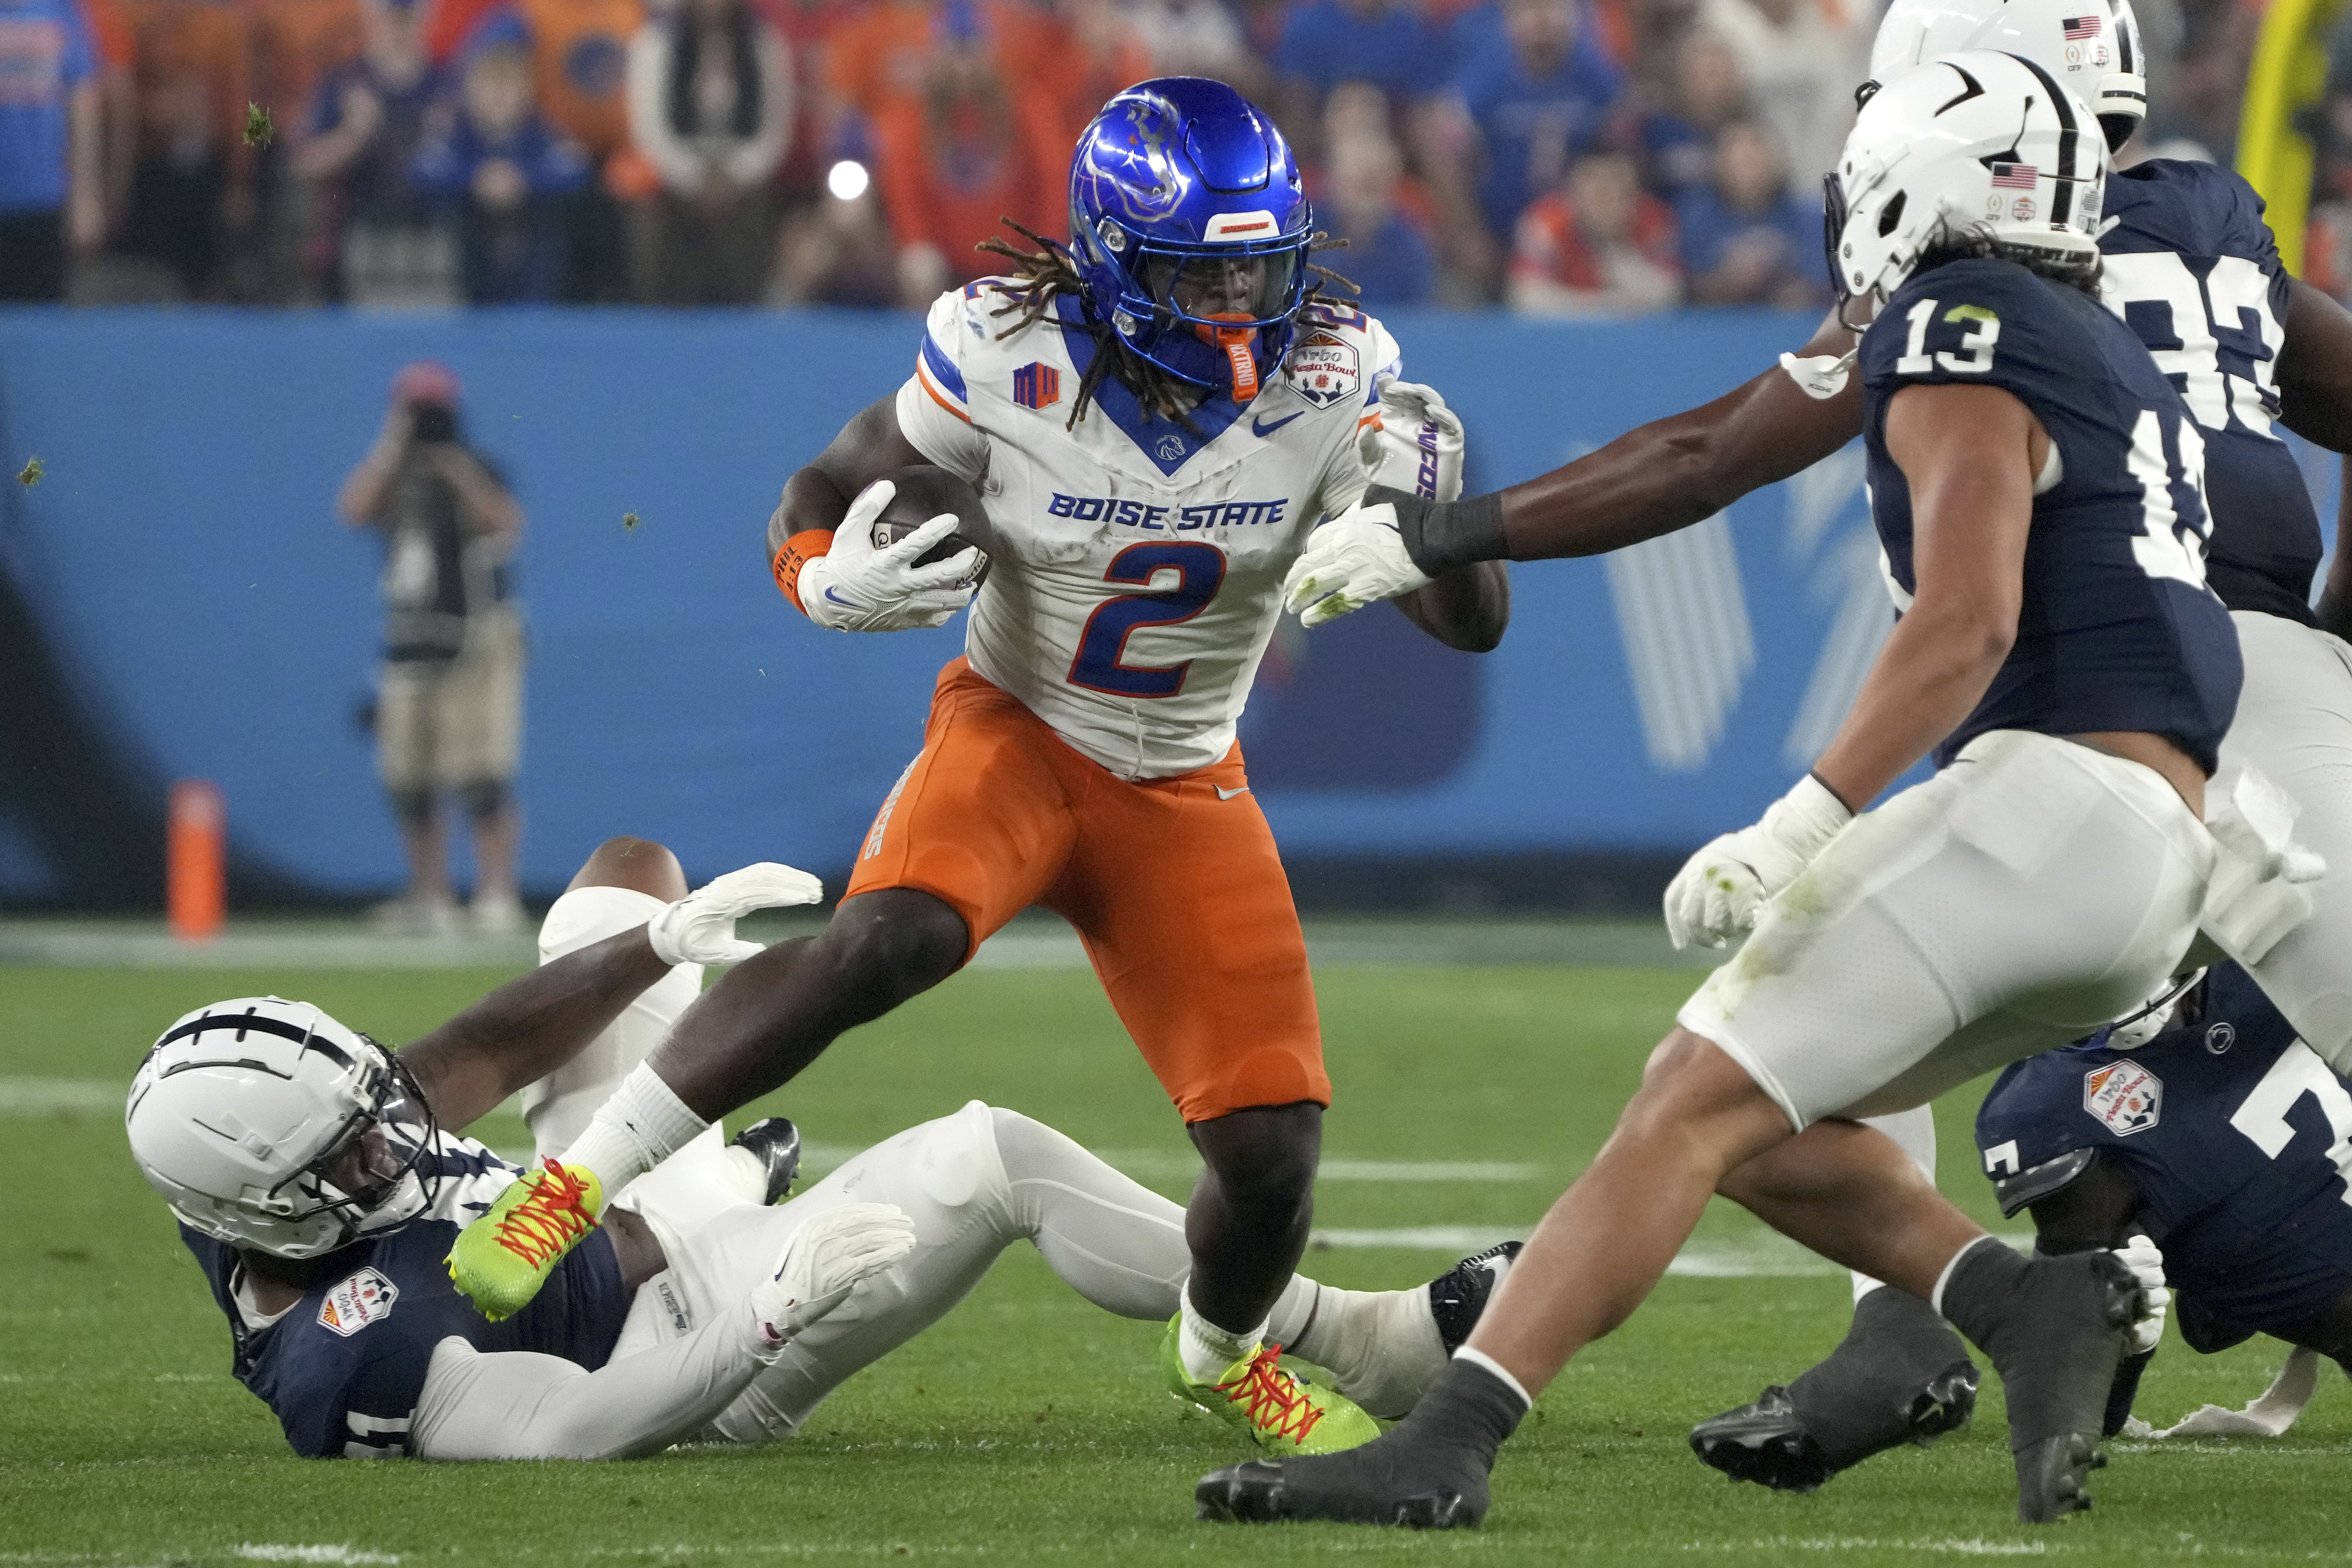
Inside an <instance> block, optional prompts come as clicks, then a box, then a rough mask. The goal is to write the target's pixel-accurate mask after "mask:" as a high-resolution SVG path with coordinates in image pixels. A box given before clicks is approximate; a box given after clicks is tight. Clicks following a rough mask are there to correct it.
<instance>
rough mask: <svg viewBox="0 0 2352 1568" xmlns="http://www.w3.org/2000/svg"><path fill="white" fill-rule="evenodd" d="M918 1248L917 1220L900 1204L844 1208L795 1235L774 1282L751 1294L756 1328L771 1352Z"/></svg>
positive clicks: (817, 1218) (816, 1219) (818, 1218)
mask: <svg viewBox="0 0 2352 1568" xmlns="http://www.w3.org/2000/svg"><path fill="white" fill-rule="evenodd" d="M914 1250H915V1222H914V1221H913V1220H911V1219H909V1218H908V1217H907V1212H906V1211H905V1210H904V1209H901V1208H899V1207H898V1205H895V1204H843V1205H840V1206H839V1207H838V1208H833V1209H828V1210H826V1211H825V1212H824V1214H821V1215H818V1216H817V1217H816V1218H814V1219H813V1220H811V1221H809V1222H808V1223H807V1224H806V1225H804V1226H801V1227H800V1229H798V1230H796V1231H794V1232H793V1239H792V1240H791V1241H790V1242H789V1243H788V1244H786V1246H785V1247H784V1256H783V1258H782V1261H781V1262H780V1263H779V1264H778V1265H777V1267H776V1274H775V1278H774V1279H770V1280H768V1281H766V1282H765V1283H764V1284H761V1285H760V1286H758V1287H757V1288H756V1289H753V1290H752V1292H751V1327H752V1332H753V1333H754V1334H755V1335H756V1336H758V1340H759V1342H761V1343H762V1344H763V1345H764V1346H765V1347H766V1348H767V1349H768V1350H769V1351H770V1352H775V1351H781V1350H782V1349H783V1347H784V1342H785V1341H787V1340H789V1339H791V1338H792V1337H793V1335H795V1334H798V1333H801V1332H803V1331H805V1330H806V1329H807V1328H808V1326H809V1325H810V1324H811V1323H814V1322H815V1321H817V1320H818V1319H820V1318H822V1317H824V1315H825V1314H826V1313H828V1312H830V1311H832V1310H834V1309H835V1307H838V1306H840V1305H841V1304H842V1303H843V1302H844V1301H845V1300H849V1293H850V1291H852V1290H854V1289H856V1288H857V1284H858V1281H860V1280H862V1279H866V1278H867V1277H868V1276H870V1275H875V1274H879V1273H881V1272H882V1271H883V1270H884V1269H886V1268H889V1267H890V1266H891V1265H893V1264H895V1263H897V1262H898V1260H899V1259H901V1258H905V1257H906V1256H907V1255H908V1253H911V1252H912V1251H914Z"/></svg>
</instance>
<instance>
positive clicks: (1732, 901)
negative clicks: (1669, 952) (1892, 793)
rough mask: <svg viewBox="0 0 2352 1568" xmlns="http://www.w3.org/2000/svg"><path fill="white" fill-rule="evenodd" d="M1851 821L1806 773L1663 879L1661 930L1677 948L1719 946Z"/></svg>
mask: <svg viewBox="0 0 2352 1568" xmlns="http://www.w3.org/2000/svg"><path fill="white" fill-rule="evenodd" d="M1852 821H1853V812H1851V811H1848V810H1847V809H1846V807H1845V803H1844V802H1843V801H1842V800H1840V799H1838V797H1837V796H1836V795H1832V793H1830V788H1829V786H1828V785H1827V784H1823V783H1822V781H1821V780H1819V779H1817V778H1815V777H1813V775H1812V774H1811V773H1807V774H1806V775H1805V776H1804V777H1803V778H1801V779H1800V780H1798V781H1797V787H1796V788H1794V789H1792V790H1790V792H1789V793H1788V794H1787V795H1782V796H1781V797H1780V799H1779V800H1776V801H1774V802H1773V803H1772V805H1771V808H1770V809H1769V810H1768V811H1767V812H1765V814H1764V817H1763V820H1762V821H1760V822H1759V823H1757V824H1756V825H1755V826H1753V827H1743V828H1741V829H1740V830H1739V831H1738V832H1737V833H1727V834H1725V835H1723V836H1722V837H1719V838H1717V839H1715V840H1713V841H1712V842H1710V843H1708V844H1707V845H1706V846H1705V847H1702V848H1701V849H1700V850H1699V852H1698V853H1697V854H1696V855H1693V856H1692V857H1691V858H1689V859H1688V860H1685V861H1684V862H1683V868H1682V869H1681V870H1679V871H1677V872H1675V879H1674V880H1673V881H1671V882H1669V883H1667V884H1666V934H1667V935H1668V936H1670V937H1672V938H1673V939H1674V943H1675V947H1676V948H1678V949H1679V948H1685V947H1688V946H1689V945H1690V944H1691V943H1692V942H1701V943H1704V944H1705V945H1706V946H1708V947H1721V946H1722V945H1723V944H1724V943H1725V942H1728V941H1730V940H1731V938H1732V937H1734V936H1736V935H1737V934H1738V933H1739V932H1741V931H1747V930H1749V929H1750V928H1751V927H1753V926H1754V925H1755V924H1756V913H1757V911H1758V910H1760V909H1762V908H1763V907H1764V903H1765V900H1768V899H1769V898H1771V897H1772V895H1774V894H1775V893H1778V892H1779V891H1780V889H1783V888H1785V887H1787V886H1788V885H1789V884H1790V883H1791V882H1793V881H1795V880H1796V879H1797V873H1798V872H1800V871H1802V870H1803V869H1804V868H1806V867H1807V866H1810V865H1811V864H1812V862H1813V858H1814V857H1815V856H1817V855H1819V854H1820V853H1821V852H1822V850H1823V849H1824V848H1826V847H1828V845H1829V842H1830V840H1831V839H1832V838H1835V837H1837V836H1838V835H1839V834H1840V833H1842V832H1843V831H1844V830H1845V825H1846V824H1847V823H1849V822H1852Z"/></svg>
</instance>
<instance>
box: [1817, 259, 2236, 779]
mask: <svg viewBox="0 0 2352 1568" xmlns="http://www.w3.org/2000/svg"><path fill="white" fill-rule="evenodd" d="M1861 368H1862V373H1863V388H1864V421H1863V435H1864V441H1865V443H1866V444H1867V447H1868V453H1869V473H1870V484H1871V496H1872V509H1871V510H1872V517H1873V521H1874V522H1875V524H1876V526H1877V529H1878V536H1879V542H1880V545H1881V546H1882V548H1883V549H1884V551H1885V564H1886V571H1887V577H1888V581H1889V583H1890V584H1892V585H1893V586H1894V588H1895V594H1896V603H1897V605H1899V606H1902V607H1906V608H1907V607H1908V605H1909V602H1910V599H1909V595H1911V594H1912V592H1913V591H1914V589H1915V586H1916V584H1915V580H1914V578H1913V576H1912V572H1911V526H1912V519H1911V491H1910V485H1909V483H1908V481H1907V480H1906V479H1905V478H1904V475H1903V470H1902V469H1901V468H1897V467H1896V466H1895V462H1894V460H1893V458H1890V457H1889V456H1888V455H1887V451H1886V412H1887V405H1888V404H1889V403H1890V402H1891V401H1892V400H1893V399H1894V397H1895V394H1897V393H1898V392H1900V391H1901V390H1902V389H1903V388H1904V387H1906V386H1908V385H1912V384H1961V385H1970V384H1972V385H1982V386H1996V387H1999V388H2000V389H2001V390H2002V391H2004V392H2007V393H2009V394H2010V395H2012V396H2014V397H2016V398H2017V399H2018V400H2019V401H2020V402H2021V403H2022V404H2024V405H2025V406H2026V407H2027V408H2028V409H2029V410H2031V411H2032V414H2033V416H2035V417H2036V418H2037V419H2039V420H2040V421H2041V424H2042V429H2043V430H2044V431H2045V432H2047V434H2048V435H2049V437H2050V441H2051V445H2052V447H2053V449H2054V453H2055V456H2054V458H2053V464H2054V467H2055V470H2056V472H2055V479H2054V482H2051V475H2050V474H2049V473H2048V472H2047V471H2045V474H2044V476H2043V479H2044V483H2042V484H2041V485H2038V486H2037V487H2036V489H2037V494H2036V495H2035V497H2034V502H2033V521H2032V531H2031V532H2029V533H2028V535H2027V538H2026V547H2025V548H2026V555H2025V574H2024V598H2023V604H2022V607H2021V613H2020V615H2019V616H2018V626H2017V638H2016V641H2015V643H2014V645H2013V646H2012V647H2011V650H2010V654H2009V657H2008V658H2007V659H2006V660H2004V661H2003V662H2002V664H2001V667H2000V670H1999V671H1997V672H1996V673H1995V674H1994V676H1993V679H1992V684H1991V686H1990V688H1988V689H1987V690H1986V692H1985V695H1984V698H1983V700H1981V701H1979V703H1978V704H1977V707H1976V710H1975V711H1973V712H1971V713H1970V714H1969V716H1968V718H1967V719H1966V720H1964V721H1962V722H1961V724H1960V726H1959V728H1958V729H1957V730H1955V731H1953V732H1952V733H1951V734H1950V735H1949V736H1948V737H1947V738H1946V739H1945V740H1944V742H1943V743H1942V744H1940V745H1939V746H1937V748H1936V762H1937V765H1938V766H1943V765H1946V764H1948V763H1950V761H1951V760H1952V758H1953V757H1954V756H1956V755H1957V754H1958V752H1959V751H1960V749H1961V748H1962V747H1964V746H1966V745H1967V744H1968V742H1970V741H1971V740H1974V739H1975V738H1976V737H1977V736H1979V735H1980V734H1983V733H1984V732H1985V731H1989V730H2004V729H2007V730H2033V731H2041V732H2042V733H2044V734H2053V735H2069V734H2081V733H2084V732H2086V731H2102V730H2130V731H2148V732H2151V733H2154V734H2158V735H2163V736H2165V737H2167V738H2168V739H2169V740H2171V741H2172V742H2174V743H2175V744H2176V745H2178V746H2179V747H2180V749H2181V750H2182V751H2183V752H2187V753H2188V754H2189V756H2190V757H2192V758H2194V759H2195V760H2196V761H2197V762H2198V763H2200V765H2201V766H2202V767H2204V769H2205V770H2206V771H2207V772H2208V773H2210V772H2211V771H2212V769H2213V767H2214V763H2215V758H2216V755H2217V753H2218V752H2219V750H2220V747H2221V737H2222V735H2223V734H2224V733H2225V732H2226V731H2228V729H2229V727H2230V720H2231V715H2232V713H2233V712H2234V711H2235V710H2236V708H2237V701H2238V687H2239V683H2240V680H2241V679H2242V673H2243V671H2242V667H2241V665H2240V663H2239V658H2238V637H2237V632H2236V629H2235V628H2234V627H2233V626H2231V624H2230V616H2229V612H2228V611H2227V610H2226V609H2225V608H2224V607H2223V606H2222V605H2221V600H2219V599H2218V598H2216V597H2215V596H2214V595H2213V594H2212V591H2211V590H2210V589H2209V588H2208V587H2207V586H2206V585H2205V575H2204V534H2205V532H2206V529H2207V522H2206V516H2205V503H2204V495H2203V489H2202V479H2201V476H2202V472H2203V465H2202V458H2201V452H2202V447H2203V439H2202V437H2200V435H2199V434H2198V431H2197V426H2196V425H2195V424H2194V423H2193V422H2192V421H2191V420H2190V419H2189V417H2188V416H2187V414H2186V413H2185V412H2184V411H2183V409H2182V406H2181V402H2180V397H2179V394H2177V393H2176V392H2174V391H2173V389H2172V386H2171V384H2170V383H2168V382H2167V381H2166V380H2165V379H2164V377H2163V375H2162V374H2159V373H2158V370H2157V368H2156V367H2155V365H2153V364H2152V363H2149V360H2148V356H2147V351H2146V350H2145V349H2144V348H2143V347H2142V346H2141V344H2140V343H2139V342H2138V340H2137V339H2136V338H2134V337H2133V336H2132V334H2131V333H2130V332H2129V331H2126V329H2125V327H2124V326H2123V324H2122V323H2121V322H2120V321H2117V320H2116V318H2115V317H2114V316H2113V315H2111V314H2110V313H2109V312H2107V311H2106V310H2103V309H2101V308H2100V306H2099V305H2098V304H2097V302H2096V301H2095V300H2091V299H2090V298H2089V297H2087V296H2085V295H2084V294H2082V293H2081V292H2079V291H2077V290H2075V289H2069V288H2067V287H2065V286H2063V284H2058V283H2053V282H2050V281H2048V280H2046V279H2042V278H2038V277H2036V276H2034V275H2033V274H2032V272H2029V271H2027V270H2026V269H2025V268H2022V267H2020V266H2017V265H2016V264H2014V263H2012V262H2007V261H1995V260H1976V259H1969V260H1960V261H1953V262H1948V263H1947V264H1945V265H1943V266H1941V267H1937V268H1934V269H1933V270H1931V271H1927V272H1921V273H1915V274H1913V275H1912V276H1911V277H1910V278H1909V279H1907V280H1906V281H1905V283H1904V285H1903V287H1902V288H1900V289H1897V290H1895V297H1894V298H1893V299H1892V300H1889V301H1888V302H1887V304H1886V307H1885V309H1884V310H1881V311H1880V312H1879V313H1878V316H1877V319H1876V320H1875V321H1873V322H1872V324H1871V327H1870V330H1869V331H1867V332H1866V333H1865V334H1864V337H1863V341H1862V351H1861Z"/></svg>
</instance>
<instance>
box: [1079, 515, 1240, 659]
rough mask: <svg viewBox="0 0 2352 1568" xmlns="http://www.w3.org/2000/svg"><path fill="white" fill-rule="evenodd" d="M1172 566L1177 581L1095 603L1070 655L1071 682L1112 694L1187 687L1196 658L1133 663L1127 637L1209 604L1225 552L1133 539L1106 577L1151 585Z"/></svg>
mask: <svg viewBox="0 0 2352 1568" xmlns="http://www.w3.org/2000/svg"><path fill="white" fill-rule="evenodd" d="M1168 571H1173V572H1174V573H1175V574H1176V581H1175V582H1174V583H1173V584H1171V585H1169V586H1167V587H1163V588H1157V589H1154V590H1152V591H1151V592H1150V593H1144V594H1121V595H1119V596H1118V598H1116V599H1105V600H1104V601H1103V602H1102V603H1101V604H1099V605H1096V606H1095V613H1094V614H1093V615H1091V616H1087V629H1086V631H1085V632H1084V633H1083V634H1081V635H1080V637H1078V652H1077V657H1076V658H1073V659H1071V660H1070V684H1071V685H1073V686H1083V687H1085V688H1087V689H1088V690H1089V691H1104V692H1108V693H1109V694H1110V695H1111V696H1113V697H1173V696H1175V695H1176V694H1177V693H1178V692H1180V691H1181V690H1183V689H1184V677H1185V675H1186V674H1187V673H1188V672H1189V671H1190V670H1191V669H1192V660H1190V659H1186V660H1185V661H1184V662H1183V663H1181V664H1171V665H1131V664H1129V663H1128V662H1127V639H1128V637H1129V636H1131V635H1132V634H1134V633H1135V632H1137V631H1139V630H1141V629H1142V628H1143V627H1145V626H1177V625H1180V624H1181V623H1183V622H1185V621H1189V620H1191V619H1192V617H1193V616H1197V615H1199V614H1200V613H1201V612H1202V610H1205V609H1207V608H1208V607H1209V601H1210V600H1212V599H1213V598H1215V597H1216V596H1217V589H1218V587H1219V586H1220V585H1221V584H1223V582H1224V580H1225V552H1223V551H1222V550H1220V549H1218V548H1217V547H1216V546H1215V545H1213V544H1197V543H1181V544H1175V543H1171V544H1130V545H1129V546H1128V547H1127V548H1126V549H1124V550H1122V551H1120V552H1118V555H1117V556H1115V557H1113V558H1112V560H1111V563H1110V570H1108V571H1107V572H1105V573H1104V574H1103V581H1104V582H1106V583H1139V584H1149V583H1150V582H1151V581H1152V579H1153V577H1154V576H1156V575H1157V574H1160V573H1162V572H1168Z"/></svg>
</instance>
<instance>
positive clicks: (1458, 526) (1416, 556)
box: [1357, 485, 1510, 577]
mask: <svg viewBox="0 0 2352 1568" xmlns="http://www.w3.org/2000/svg"><path fill="white" fill-rule="evenodd" d="M1357 504H1358V505H1359V506H1381V505H1387V506H1392V507H1394V508H1396V514H1397V530H1398V531H1399V532H1400V533H1402V535H1403V536H1404V552H1405V553H1406V554H1407V555H1410V556H1412V563H1413V564H1414V565H1415V566H1418V567H1420V568H1421V569H1422V570H1423V572H1426V573H1428V574H1430V575H1431V576H1432V577H1443V576H1444V575H1445V574H1447V573H1448V572H1451V571H1453V570H1454V568H1456V567H1459V566H1468V565H1470V564H1472V563H1475V562H1479V561H1501V560H1504V559H1506V558H1507V557H1508V556H1509V554H1510V546H1509V544H1508V543H1507V542H1506V541H1505V539H1504V538H1503V497H1502V494H1501V492H1499V491H1496V492H1493V493H1490V494H1487V495H1483V496H1472V497H1471V498H1470V499H1469V500H1427V499H1425V498H1423V497H1421V496H1417V495H1413V494H1411V493H1410V492H1408V491H1405V490H1401V489H1394V488H1392V487H1391V486H1388V485H1374V486H1372V487H1371V488H1370V489H1367V490H1365V491H1364V499H1363V500H1360V501H1359V502H1358V503H1357Z"/></svg>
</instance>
